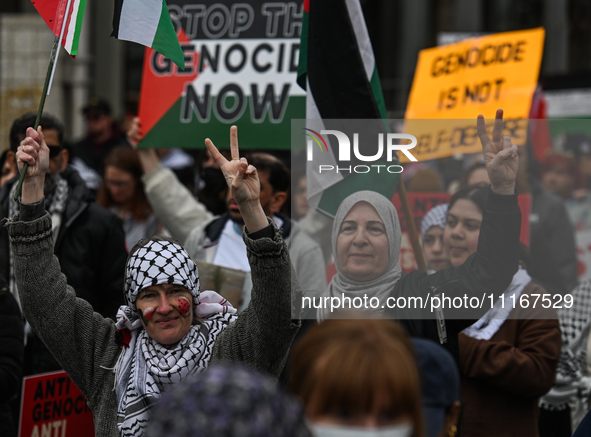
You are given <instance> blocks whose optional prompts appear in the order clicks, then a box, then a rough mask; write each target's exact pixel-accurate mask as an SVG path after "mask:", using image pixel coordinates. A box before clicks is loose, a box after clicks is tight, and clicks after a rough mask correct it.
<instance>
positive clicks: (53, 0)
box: [14, 0, 86, 200]
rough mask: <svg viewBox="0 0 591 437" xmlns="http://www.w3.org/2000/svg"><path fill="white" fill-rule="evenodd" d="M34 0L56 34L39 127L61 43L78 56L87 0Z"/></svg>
mask: <svg viewBox="0 0 591 437" xmlns="http://www.w3.org/2000/svg"><path fill="white" fill-rule="evenodd" d="M31 3H33V5H34V6H35V9H37V12H39V14H40V15H41V17H43V20H45V22H46V23H47V25H48V26H49V28H50V29H51V31H52V32H53V34H54V35H55V39H54V41H53V48H52V49H51V55H50V56H49V64H48V66H47V74H46V75H45V83H44V84H43V92H42V93H41V101H40V102H39V109H38V110H37V119H36V120H35V126H34V128H35V129H37V128H38V127H39V121H40V120H41V115H42V114H43V108H44V107H45V98H46V97H47V96H48V95H49V92H50V91H51V83H52V82H53V76H54V74H55V67H56V66H57V60H58V56H59V50H58V49H59V46H60V43H61V45H63V46H64V48H65V49H66V51H67V52H68V53H69V54H70V56H72V57H75V56H76V55H77V54H78V42H79V41H80V30H81V29H82V18H83V17H84V9H85V8H86V0H31ZM28 168H29V164H27V163H26V162H25V165H24V167H23V171H22V172H21V177H20V179H19V181H18V185H17V187H16V191H15V193H14V200H18V198H19V196H20V195H21V190H22V187H23V182H24V180H25V175H26V174H27V169H28Z"/></svg>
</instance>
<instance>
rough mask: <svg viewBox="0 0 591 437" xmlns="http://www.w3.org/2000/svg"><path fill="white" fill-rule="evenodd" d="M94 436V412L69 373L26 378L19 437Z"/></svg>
mask: <svg viewBox="0 0 591 437" xmlns="http://www.w3.org/2000/svg"><path fill="white" fill-rule="evenodd" d="M80 436H84V437H93V436H94V422H93V417H92V411H90V409H89V408H88V406H87V405H86V398H85V397H84V395H83V394H82V392H81V391H80V390H79V389H78V387H76V385H75V384H74V383H73V382H72V380H71V379H70V377H69V376H68V375H67V374H66V372H54V373H45V374H42V375H35V376H29V377H26V378H24V380H23V391H22V403H21V417H20V428H19V437H80Z"/></svg>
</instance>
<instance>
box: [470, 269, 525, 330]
mask: <svg viewBox="0 0 591 437" xmlns="http://www.w3.org/2000/svg"><path fill="white" fill-rule="evenodd" d="M530 282H531V276H529V274H528V273H527V271H526V270H525V269H524V268H523V267H521V266H519V270H517V273H515V275H514V276H513V280H512V281H511V284H509V287H508V288H507V289H506V290H505V292H504V293H503V299H497V300H496V301H495V304H494V305H493V307H492V308H491V309H490V310H488V311H487V312H486V314H485V315H484V316H482V317H481V318H480V320H478V321H477V322H476V323H474V324H473V325H470V326H468V327H467V328H466V329H464V330H463V331H462V333H463V334H466V335H467V336H468V337H472V338H475V339H477V340H490V339H491V338H492V337H493V336H494V335H495V334H496V333H497V331H498V330H499V329H501V326H503V323H505V320H507V318H508V317H509V314H510V313H511V311H512V310H513V305H512V303H513V302H515V301H518V300H519V296H521V293H522V292H523V289H524V288H525V287H526V286H527V284H529V283H530Z"/></svg>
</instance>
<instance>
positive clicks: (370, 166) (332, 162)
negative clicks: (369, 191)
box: [303, 128, 417, 174]
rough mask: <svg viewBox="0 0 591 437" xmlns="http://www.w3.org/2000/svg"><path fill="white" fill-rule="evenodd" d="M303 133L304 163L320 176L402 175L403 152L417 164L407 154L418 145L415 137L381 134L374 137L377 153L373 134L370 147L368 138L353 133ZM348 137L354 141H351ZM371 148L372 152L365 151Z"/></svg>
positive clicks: (327, 130) (364, 134)
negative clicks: (309, 165) (400, 158)
mask: <svg viewBox="0 0 591 437" xmlns="http://www.w3.org/2000/svg"><path fill="white" fill-rule="evenodd" d="M303 129H304V131H305V132H304V133H303V134H304V135H306V136H307V137H308V139H307V140H306V159H307V161H308V162H314V164H315V165H314V167H316V166H317V168H318V173H319V174H326V173H349V174H351V173H371V172H377V173H380V172H388V173H402V170H403V168H402V166H401V165H399V163H398V157H397V152H398V151H400V152H402V153H403V154H404V155H405V156H406V157H407V158H408V159H409V160H410V161H413V162H417V159H416V158H415V157H414V156H413V155H412V154H411V152H410V149H412V148H414V147H415V146H416V145H417V139H416V138H415V136H414V135H409V134H401V133H386V134H384V133H381V132H380V133H378V134H377V149H376V148H375V144H376V143H375V141H376V139H375V137H376V135H375V134H374V135H373V137H374V140H373V144H372V143H371V139H370V136H371V135H370V134H368V133H363V134H360V133H359V132H355V133H353V134H352V135H351V134H346V133H344V132H342V131H340V130H333V129H326V130H325V129H323V130H320V132H317V131H315V130H313V129H309V128H303ZM328 135H330V136H331V137H328ZM351 136H352V138H353V141H351V139H350V137H351ZM360 137H361V138H360ZM363 141H365V143H363V145H361V146H360V142H363ZM368 141H369V143H368ZM409 141H410V142H409ZM401 143H405V144H401ZM329 144H330V147H329ZM351 145H352V146H353V147H351ZM370 148H371V151H370V150H368V149H370ZM331 150H332V152H331ZM351 150H352V152H353V153H351ZM368 152H369V153H368Z"/></svg>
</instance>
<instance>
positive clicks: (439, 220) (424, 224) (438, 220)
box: [421, 203, 448, 240]
mask: <svg viewBox="0 0 591 437" xmlns="http://www.w3.org/2000/svg"><path fill="white" fill-rule="evenodd" d="M447 207H448V204H447V203H443V204H441V205H437V206H434V207H433V208H431V209H430V210H429V211H428V212H427V214H425V217H423V220H422V221H421V239H422V240H424V239H425V234H426V233H427V231H428V230H429V229H431V228H432V227H433V226H438V227H440V228H441V229H444V228H445V222H446V220H447Z"/></svg>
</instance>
